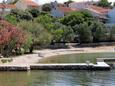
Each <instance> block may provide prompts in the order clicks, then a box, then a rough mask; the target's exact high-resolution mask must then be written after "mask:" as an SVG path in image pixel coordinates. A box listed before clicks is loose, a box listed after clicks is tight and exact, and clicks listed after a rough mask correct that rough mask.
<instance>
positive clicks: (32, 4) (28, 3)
mask: <svg viewBox="0 0 115 86" xmlns="http://www.w3.org/2000/svg"><path fill="white" fill-rule="evenodd" d="M24 3H26V4H27V5H28V6H33V7H38V6H39V5H38V4H37V3H35V2H34V1H32V0H24Z"/></svg>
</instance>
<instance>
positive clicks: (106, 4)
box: [98, 0, 111, 7]
mask: <svg viewBox="0 0 115 86" xmlns="http://www.w3.org/2000/svg"><path fill="white" fill-rule="evenodd" d="M98 6H101V7H110V6H111V3H109V2H108V0H100V1H99V2H98Z"/></svg>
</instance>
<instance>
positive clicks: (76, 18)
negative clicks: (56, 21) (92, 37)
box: [60, 13, 84, 27]
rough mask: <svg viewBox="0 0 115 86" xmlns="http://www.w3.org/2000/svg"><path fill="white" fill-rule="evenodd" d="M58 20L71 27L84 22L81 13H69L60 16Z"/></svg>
mask: <svg viewBox="0 0 115 86" xmlns="http://www.w3.org/2000/svg"><path fill="white" fill-rule="evenodd" d="M60 22H61V23H62V24H64V25H67V26H71V27H73V26H75V25H76V24H80V23H83V22H84V18H83V14H81V13H76V14H70V15H68V16H65V17H64V18H62V19H61V20H60Z"/></svg>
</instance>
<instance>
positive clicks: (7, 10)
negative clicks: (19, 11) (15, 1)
mask: <svg viewBox="0 0 115 86" xmlns="http://www.w3.org/2000/svg"><path fill="white" fill-rule="evenodd" d="M15 8H16V6H15V5H10V4H0V14H2V13H3V11H4V13H5V14H6V13H10V11H11V10H12V9H15Z"/></svg>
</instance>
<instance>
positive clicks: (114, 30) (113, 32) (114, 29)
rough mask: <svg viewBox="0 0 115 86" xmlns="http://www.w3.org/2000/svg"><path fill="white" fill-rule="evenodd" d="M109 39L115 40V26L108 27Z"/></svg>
mask: <svg viewBox="0 0 115 86" xmlns="http://www.w3.org/2000/svg"><path fill="white" fill-rule="evenodd" d="M110 40H111V41H115V26H113V27H112V28H111V29H110Z"/></svg>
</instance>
